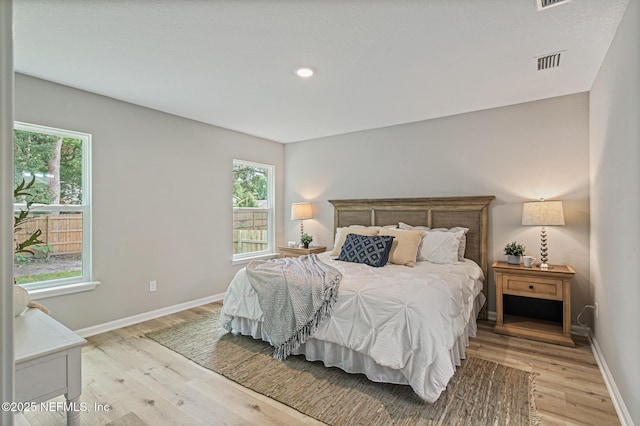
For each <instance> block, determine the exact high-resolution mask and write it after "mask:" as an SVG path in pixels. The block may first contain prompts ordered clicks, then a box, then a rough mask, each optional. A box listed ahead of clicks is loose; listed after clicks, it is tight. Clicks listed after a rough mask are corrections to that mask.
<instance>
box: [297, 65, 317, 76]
mask: <svg viewBox="0 0 640 426" xmlns="http://www.w3.org/2000/svg"><path fill="white" fill-rule="evenodd" d="M314 73H315V70H314V69H313V68H310V67H300V68H298V69H297V70H296V75H297V76H298V77H301V78H309V77H311V76H312V75H313V74H314Z"/></svg>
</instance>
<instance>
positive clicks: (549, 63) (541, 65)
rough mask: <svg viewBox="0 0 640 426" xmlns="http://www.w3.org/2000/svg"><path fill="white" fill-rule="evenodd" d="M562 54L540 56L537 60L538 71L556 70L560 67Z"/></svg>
mask: <svg viewBox="0 0 640 426" xmlns="http://www.w3.org/2000/svg"><path fill="white" fill-rule="evenodd" d="M560 53H562V52H558V53H552V54H550V55H544V56H539V57H537V58H536V59H537V60H538V71H542V70H546V69H549V68H555V67H559V66H560Z"/></svg>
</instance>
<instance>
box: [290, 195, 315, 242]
mask: <svg viewBox="0 0 640 426" xmlns="http://www.w3.org/2000/svg"><path fill="white" fill-rule="evenodd" d="M312 218H313V209H312V208H311V203H307V202H303V203H292V204H291V220H299V221H300V238H301V239H302V234H304V224H303V222H304V220H305V219H312Z"/></svg>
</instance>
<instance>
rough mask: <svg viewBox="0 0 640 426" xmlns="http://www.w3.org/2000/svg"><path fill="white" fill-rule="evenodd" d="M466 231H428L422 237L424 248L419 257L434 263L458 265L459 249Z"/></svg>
mask: <svg viewBox="0 0 640 426" xmlns="http://www.w3.org/2000/svg"><path fill="white" fill-rule="evenodd" d="M463 236H464V231H458V232H443V231H433V230H431V231H427V232H425V233H424V235H423V237H422V248H421V251H420V253H419V256H418V257H422V258H423V259H424V260H428V261H429V262H433V263H443V264H444V263H457V262H458V248H459V246H460V239H461V238H462V237H463Z"/></svg>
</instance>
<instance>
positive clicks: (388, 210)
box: [329, 195, 495, 318]
mask: <svg viewBox="0 0 640 426" xmlns="http://www.w3.org/2000/svg"><path fill="white" fill-rule="evenodd" d="M494 198H495V197H494V196H493V195H488V196H479V197H438V198H380V199H363V200H329V202H330V203H331V204H333V206H334V214H333V231H334V232H333V234H334V235H335V230H336V228H340V227H344V226H350V225H366V226H385V225H395V224H397V223H398V222H404V223H406V224H409V225H412V226H428V227H430V228H452V227H454V226H462V227H465V228H469V232H468V233H467V248H466V251H465V257H466V258H468V259H471V260H473V261H474V262H476V263H477V264H478V265H480V267H481V268H482V271H483V272H484V276H485V280H484V288H483V290H482V291H483V293H484V295H485V296H486V297H487V298H488V297H489V295H488V270H489V265H488V247H487V239H488V235H489V230H488V222H489V221H488V216H489V215H488V207H489V204H490V203H491V201H492V200H493V199H494ZM486 314H487V305H486V304H485V306H484V307H483V308H482V311H481V312H480V318H486Z"/></svg>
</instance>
